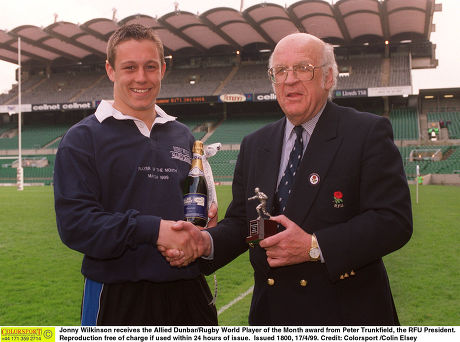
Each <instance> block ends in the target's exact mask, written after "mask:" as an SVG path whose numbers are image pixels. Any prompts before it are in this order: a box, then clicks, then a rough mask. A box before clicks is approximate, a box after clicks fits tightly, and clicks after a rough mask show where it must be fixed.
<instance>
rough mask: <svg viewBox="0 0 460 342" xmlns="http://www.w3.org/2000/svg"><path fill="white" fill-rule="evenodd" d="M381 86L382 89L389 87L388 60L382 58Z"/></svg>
mask: <svg viewBox="0 0 460 342" xmlns="http://www.w3.org/2000/svg"><path fill="white" fill-rule="evenodd" d="M381 82H382V83H381V85H382V87H388V86H389V85H390V59H389V58H384V59H383V60H382V74H381Z"/></svg>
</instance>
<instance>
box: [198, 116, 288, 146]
mask: <svg viewBox="0 0 460 342" xmlns="http://www.w3.org/2000/svg"><path fill="white" fill-rule="evenodd" d="M280 117H281V116H280V114H269V115H267V114H264V115H255V114H252V115H251V114H247V115H242V116H235V117H231V118H228V119H227V120H225V121H223V122H222V123H221V124H220V125H219V126H218V127H217V128H216V130H215V131H214V133H213V134H212V135H211V136H210V137H209V138H208V140H206V143H207V144H212V143H216V142H220V143H222V144H240V143H241V140H243V138H244V136H246V135H248V134H249V133H251V132H254V131H255V130H257V129H259V128H261V127H262V126H264V125H266V124H268V123H270V122H273V121H275V120H277V119H279V118H280Z"/></svg>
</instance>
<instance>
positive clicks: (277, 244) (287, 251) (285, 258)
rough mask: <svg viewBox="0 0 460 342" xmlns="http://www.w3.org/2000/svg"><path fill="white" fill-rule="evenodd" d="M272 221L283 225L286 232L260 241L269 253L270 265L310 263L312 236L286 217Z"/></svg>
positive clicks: (261, 245) (275, 218)
mask: <svg viewBox="0 0 460 342" xmlns="http://www.w3.org/2000/svg"><path fill="white" fill-rule="evenodd" d="M270 219H271V220H273V221H275V222H278V223H279V224H281V225H283V226H284V227H285V228H286V230H284V231H282V232H280V233H278V234H275V235H273V236H270V237H268V238H266V239H263V240H262V241H260V243H259V245H260V247H262V248H265V250H266V251H267V261H268V264H269V265H270V266H271V267H280V266H288V265H294V264H300V263H302V262H306V261H308V260H309V256H308V252H307V251H308V250H309V249H310V244H311V235H310V234H308V233H307V232H306V231H304V230H303V229H302V228H300V227H299V226H298V225H297V224H295V223H294V222H293V221H291V220H290V219H288V218H287V217H286V216H284V215H279V216H273V217H270Z"/></svg>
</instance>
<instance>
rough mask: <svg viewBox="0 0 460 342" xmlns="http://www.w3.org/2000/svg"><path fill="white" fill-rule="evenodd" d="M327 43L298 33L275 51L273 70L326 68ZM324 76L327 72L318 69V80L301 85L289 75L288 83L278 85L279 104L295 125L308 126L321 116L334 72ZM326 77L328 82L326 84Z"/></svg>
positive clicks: (276, 85) (275, 88)
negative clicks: (319, 113)
mask: <svg viewBox="0 0 460 342" xmlns="http://www.w3.org/2000/svg"><path fill="white" fill-rule="evenodd" d="M323 48H324V45H323V42H322V41H320V40H319V39H316V38H314V37H312V36H310V35H307V34H304V33H297V34H292V35H289V36H287V37H285V38H283V39H281V40H280V41H279V43H278V44H277V45H276V48H275V50H274V51H273V55H272V59H271V66H272V67H277V66H284V67H287V68H292V67H293V66H294V65H298V64H305V63H306V64H312V65H314V66H320V65H322V64H323ZM326 69H327V70H328V72H327V74H326V75H323V70H324V69H323V68H316V69H315V72H314V78H313V79H312V80H310V81H300V80H299V79H297V78H296V77H295V76H294V74H293V72H292V71H289V73H288V75H287V78H286V81H285V82H283V83H276V84H274V90H275V93H276V98H277V101H278V103H279V105H280V107H281V109H282V110H283V112H284V114H285V115H286V117H287V118H288V119H289V121H291V122H292V123H293V124H294V125H300V124H302V123H305V122H307V121H308V120H310V119H311V118H313V117H314V116H315V115H316V114H318V112H319V110H320V109H321V107H322V106H323V105H324V104H325V103H326V101H327V98H328V94H329V89H330V88H331V87H332V84H333V82H332V77H333V76H332V72H331V69H329V68H326ZM323 76H325V77H324V82H323Z"/></svg>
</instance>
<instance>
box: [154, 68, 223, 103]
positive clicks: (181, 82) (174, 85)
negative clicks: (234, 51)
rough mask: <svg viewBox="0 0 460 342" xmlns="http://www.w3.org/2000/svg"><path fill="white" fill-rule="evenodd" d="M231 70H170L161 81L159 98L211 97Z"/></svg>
mask: <svg viewBox="0 0 460 342" xmlns="http://www.w3.org/2000/svg"><path fill="white" fill-rule="evenodd" d="M231 70H232V67H231V66H225V67H224V66H222V67H209V68H201V67H200V68H177V69H171V70H170V71H168V72H167V73H166V75H165V78H164V79H163V82H162V85H161V91H160V96H159V97H160V98H161V97H180V96H209V95H212V94H213V93H214V92H215V91H216V90H217V88H218V87H219V86H220V85H221V83H222V82H223V80H225V78H226V77H227V76H228V74H229V73H230V71H231Z"/></svg>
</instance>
